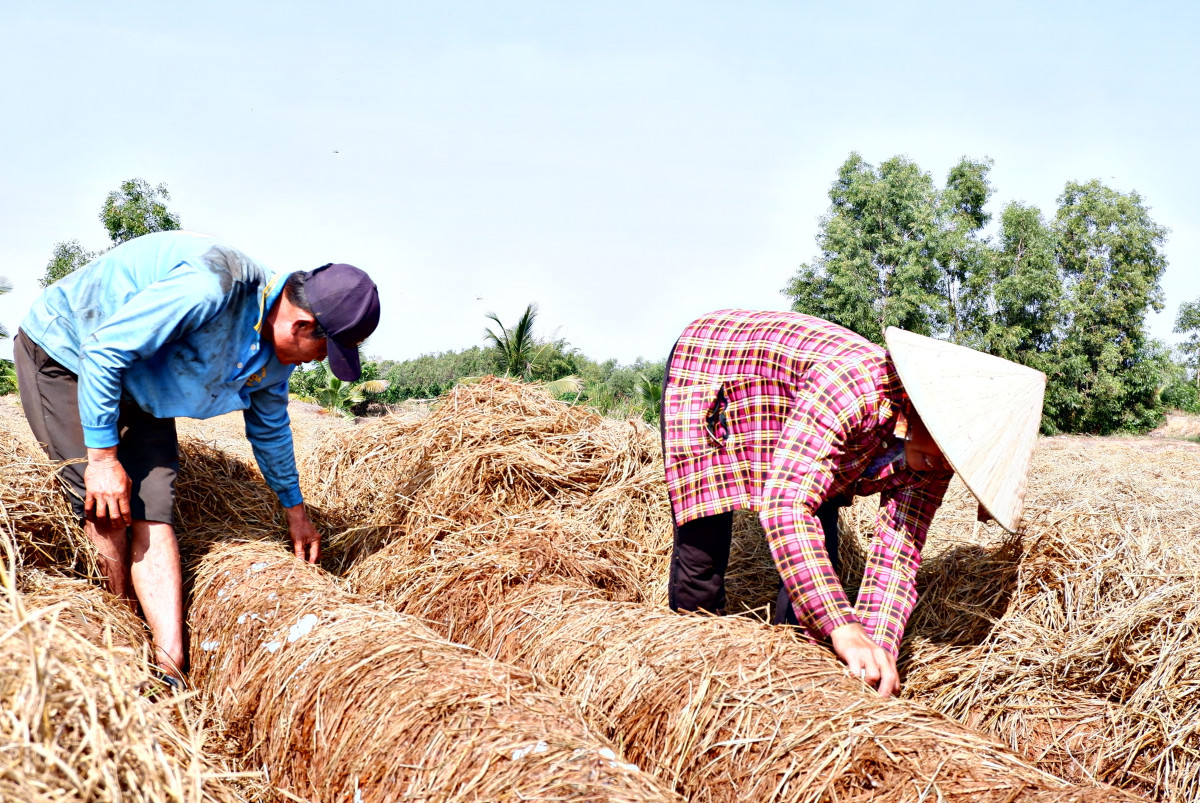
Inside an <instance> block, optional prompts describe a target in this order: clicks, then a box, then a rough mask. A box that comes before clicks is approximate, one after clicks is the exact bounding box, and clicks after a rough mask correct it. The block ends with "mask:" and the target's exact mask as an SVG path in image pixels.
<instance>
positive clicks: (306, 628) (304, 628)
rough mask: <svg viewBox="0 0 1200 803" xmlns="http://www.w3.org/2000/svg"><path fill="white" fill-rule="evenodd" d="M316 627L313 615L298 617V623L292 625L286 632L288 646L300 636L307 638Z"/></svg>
mask: <svg viewBox="0 0 1200 803" xmlns="http://www.w3.org/2000/svg"><path fill="white" fill-rule="evenodd" d="M316 626H317V615H316V614H315V613H306V614H304V615H303V616H301V617H300V621H299V622H297V623H296V624H294V625H292V628H291V629H290V630H289V631H288V644H291V643H292V642H293V641H295V640H296V639H298V638H300V637H301V636H307V635H308V634H309V633H311V632H312V629H313V628H314V627H316Z"/></svg>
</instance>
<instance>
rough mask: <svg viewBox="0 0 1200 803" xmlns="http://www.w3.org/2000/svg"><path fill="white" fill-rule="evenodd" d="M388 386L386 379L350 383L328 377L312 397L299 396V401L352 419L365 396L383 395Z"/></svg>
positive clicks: (331, 376)
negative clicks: (371, 394)
mask: <svg viewBox="0 0 1200 803" xmlns="http://www.w3.org/2000/svg"><path fill="white" fill-rule="evenodd" d="M388 384H389V383H388V381H387V380H386V379H369V380H367V381H366V382H356V383H350V382H344V381H342V380H341V379H338V378H337V377H336V376H333V375H330V377H329V381H328V382H327V383H326V384H325V386H324V387H320V388H317V389H316V391H315V392H314V393H313V395H312V396H301V397H300V401H306V402H311V403H313V404H319V405H321V406H322V407H324V408H325V409H326V410H328V411H329V412H331V413H337V414H338V415H340V416H343V417H344V418H354V408H355V407H357V406H358V405H360V404H362V403H363V402H364V401H366V399H367V396H366V394H368V393H383V392H384V391H385V390H387V387H388Z"/></svg>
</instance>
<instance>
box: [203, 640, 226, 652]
mask: <svg viewBox="0 0 1200 803" xmlns="http://www.w3.org/2000/svg"><path fill="white" fill-rule="evenodd" d="M220 646H221V642H219V641H205V642H202V643H201V644H200V649H202V650H204V651H205V652H212V651H213V650H215V649H216V648H217V647H220Z"/></svg>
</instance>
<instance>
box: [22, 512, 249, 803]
mask: <svg viewBox="0 0 1200 803" xmlns="http://www.w3.org/2000/svg"><path fill="white" fill-rule="evenodd" d="M3 546H4V550H5V551H6V552H7V554H8V556H9V558H10V562H9V566H8V567H7V569H5V568H3V567H0V583H2V585H3V590H2V592H0V629H2V632H3V636H2V637H0V710H3V712H4V714H3V716H0V754H2V755H3V757H4V760H3V766H2V769H0V800H21V801H30V802H31V803H32V802H33V801H61V800H94V801H112V802H113V803H119V802H120V801H135V800H136V801H140V802H141V803H160V802H161V803H167V801H172V802H173V803H178V802H179V801H192V802H194V803H202V802H206V801H207V802H212V803H218V802H220V801H234V800H245V799H247V797H246V796H247V793H248V792H250V791H253V789H254V788H255V787H254V785H253V784H252V782H249V781H247V780H245V779H243V780H242V781H241V783H238V784H237V785H234V784H233V781H234V779H233V777H232V773H231V772H230V771H229V770H228V769H227V768H226V767H225V766H223V765H222V764H221V763H219V761H218V760H217V759H216V758H214V757H213V756H212V755H211V751H212V748H211V746H209V745H208V744H206V742H207V741H208V737H209V733H208V731H206V729H204V728H202V727H201V726H200V724H199V721H200V719H199V718H198V717H195V716H193V715H192V714H190V713H189V712H188V711H187V710H186V707H185V705H184V703H183V702H182V701H181V700H171V699H167V700H162V701H159V702H154V701H152V700H150V699H147V698H146V697H144V696H143V695H144V694H145V693H146V691H147V681H146V679H147V669H148V666H149V664H148V660H147V658H148V652H147V649H146V645H145V639H144V636H143V632H144V631H143V628H142V626H141V623H140V621H139V620H138V619H137V618H136V617H135V616H134V615H133V613H132V612H131V611H130V610H129V609H128V607H127V606H124V605H120V604H119V603H116V601H115V600H114V599H113V598H112V597H110V596H108V595H106V594H104V593H103V592H102V591H100V589H98V588H96V587H94V586H92V585H91V584H89V583H87V582H85V581H78V580H68V579H64V578H56V577H53V576H50V575H45V574H42V573H40V572H37V571H35V570H30V569H26V570H24V572H23V577H22V583H23V585H25V586H26V587H27V588H28V589H29V591H27V592H21V591H18V589H17V587H16V576H15V565H14V563H15V561H13V560H12V558H13V551H12V550H13V547H12V541H11V539H10V537H9V536H8V535H7V534H5V535H4V536H3ZM247 783H250V785H247Z"/></svg>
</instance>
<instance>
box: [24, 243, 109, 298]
mask: <svg viewBox="0 0 1200 803" xmlns="http://www.w3.org/2000/svg"><path fill="white" fill-rule="evenodd" d="M99 255H100V254H99V253H97V252H95V251H89V250H87V249H86V248H84V247H83V245H81V244H80V242H79V241H78V240H66V241H64V242H61V243H55V245H54V253H53V254H51V255H50V261H49V262H47V263H46V275H45V276H43V277H42V278H41V281H39V282H38V283H39V284H40V285H41V286H42V287H49V286H50V285H52V284H54V283H55V282H57V281H58V280H59V279H61V278H62V277H64V276H66V275H67V274H69V273H74V272H75V271H77V270H79V269H80V268H82V267H83V266H84V265H86V264H87V263H89V262H91V261H92V260H93V259H95V258H96V257H98V256H99Z"/></svg>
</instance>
